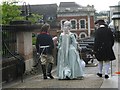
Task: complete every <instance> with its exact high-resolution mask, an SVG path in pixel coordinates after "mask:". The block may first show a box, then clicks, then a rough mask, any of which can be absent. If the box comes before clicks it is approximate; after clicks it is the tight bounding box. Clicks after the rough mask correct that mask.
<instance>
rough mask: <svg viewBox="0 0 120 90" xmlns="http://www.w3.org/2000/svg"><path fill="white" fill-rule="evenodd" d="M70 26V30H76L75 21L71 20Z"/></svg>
mask: <svg viewBox="0 0 120 90" xmlns="http://www.w3.org/2000/svg"><path fill="white" fill-rule="evenodd" d="M71 25H72V27H71V28H72V29H76V28H77V21H76V20H71Z"/></svg>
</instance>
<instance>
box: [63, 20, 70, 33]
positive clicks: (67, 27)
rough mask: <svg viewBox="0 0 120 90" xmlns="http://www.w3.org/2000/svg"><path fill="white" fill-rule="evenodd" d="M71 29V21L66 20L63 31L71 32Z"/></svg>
mask: <svg viewBox="0 0 120 90" xmlns="http://www.w3.org/2000/svg"><path fill="white" fill-rule="evenodd" d="M70 29H71V22H70V21H65V22H64V28H63V32H64V33H69V30H70Z"/></svg>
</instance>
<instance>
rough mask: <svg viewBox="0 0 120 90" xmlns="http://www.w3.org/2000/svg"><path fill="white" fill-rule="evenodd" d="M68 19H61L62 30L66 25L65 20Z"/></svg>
mask: <svg viewBox="0 0 120 90" xmlns="http://www.w3.org/2000/svg"><path fill="white" fill-rule="evenodd" d="M65 21H66V20H61V30H62V28H63V27H64V22H65Z"/></svg>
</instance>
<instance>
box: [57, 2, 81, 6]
mask: <svg viewBox="0 0 120 90" xmlns="http://www.w3.org/2000/svg"><path fill="white" fill-rule="evenodd" d="M59 7H81V6H80V5H78V4H76V3H75V2H60V5H59Z"/></svg>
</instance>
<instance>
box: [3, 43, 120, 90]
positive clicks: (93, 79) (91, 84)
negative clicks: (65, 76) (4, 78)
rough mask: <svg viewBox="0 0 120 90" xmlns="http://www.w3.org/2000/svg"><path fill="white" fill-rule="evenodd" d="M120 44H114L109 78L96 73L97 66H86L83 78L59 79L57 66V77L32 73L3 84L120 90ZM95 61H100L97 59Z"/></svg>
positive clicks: (54, 71) (54, 73)
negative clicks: (29, 75) (21, 78)
mask: <svg viewBox="0 0 120 90" xmlns="http://www.w3.org/2000/svg"><path fill="white" fill-rule="evenodd" d="M119 47H120V44H115V45H114V51H115V55H116V60H114V61H113V62H112V68H110V71H111V70H112V74H111V72H109V76H110V78H109V79H105V78H104V77H102V78H100V77H98V76H97V75H96V73H97V69H98V68H97V66H94V67H93V66H91V67H90V66H89V67H85V75H84V79H83V80H58V79H57V76H56V68H54V69H53V71H52V74H53V76H54V77H55V79H47V80H43V78H42V74H38V75H32V76H31V77H28V78H25V79H24V82H23V83H22V82H21V81H20V80H18V81H14V82H11V83H7V84H5V85H3V87H2V88H3V89H5V88H12V90H14V88H94V89H99V88H112V89H118V88H119V90H120V87H119V85H120V75H119V74H115V72H116V71H120V52H119V51H118V50H120V49H119ZM95 63H98V62H97V60H96V61H95Z"/></svg>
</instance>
